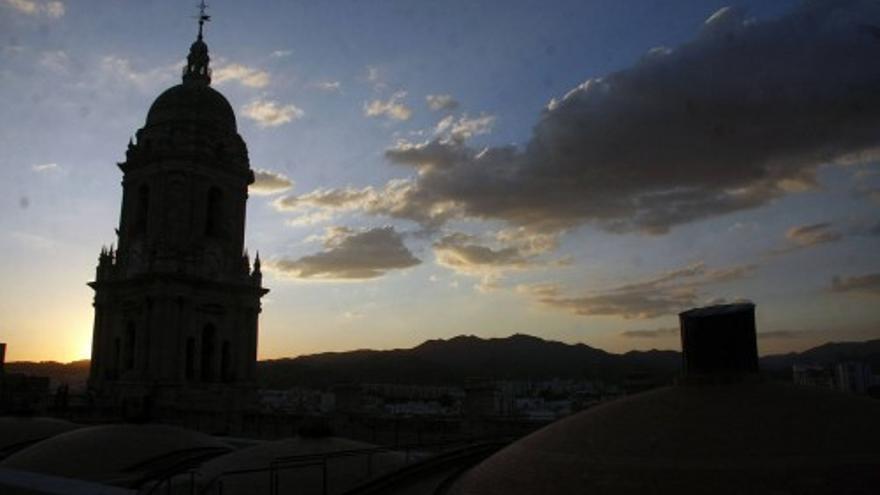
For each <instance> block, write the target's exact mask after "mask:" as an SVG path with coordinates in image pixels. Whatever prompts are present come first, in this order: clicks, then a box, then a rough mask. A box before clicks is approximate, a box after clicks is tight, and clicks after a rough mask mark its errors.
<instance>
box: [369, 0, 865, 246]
mask: <svg viewBox="0 0 880 495" xmlns="http://www.w3.org/2000/svg"><path fill="white" fill-rule="evenodd" d="M864 23H871V24H875V25H877V24H880V4H878V3H876V2H871V1H858V0H852V1H840V2H805V3H804V4H803V5H802V6H801V7H798V8H796V9H795V10H794V11H792V12H791V13H789V14H787V15H785V16H782V17H780V18H777V19H773V20H768V21H761V22H758V21H753V20H747V19H745V18H744V17H742V15H741V14H740V13H738V12H737V11H736V10H735V9H728V10H725V11H722V12H719V13H717V14H716V15H714V16H712V17H711V18H710V19H709V20H708V21H707V22H706V25H705V26H704V27H703V29H702V31H701V32H700V33H698V34H697V35H696V36H695V37H694V38H693V39H692V40H691V41H690V42H687V43H684V44H682V45H680V46H678V47H674V48H669V49H662V50H652V51H651V52H650V53H649V54H648V55H646V56H645V57H643V58H642V59H641V60H639V61H638V62H637V63H635V64H634V65H632V66H631V67H629V68H626V69H623V70H620V71H617V72H614V73H611V74H608V75H606V76H605V77H601V78H593V79H590V80H587V81H585V82H584V83H583V84H580V85H578V86H577V87H575V88H573V89H572V90H571V91H569V92H568V93H567V94H565V95H564V96H563V97H561V98H559V99H554V100H552V101H550V103H549V104H548V105H547V108H546V109H545V110H544V112H543V113H542V114H541V115H540V117H539V118H538V120H537V122H536V124H535V125H534V127H533V133H532V136H531V137H530V139H529V140H528V142H527V143H525V145H524V146H522V147H512V146H502V147H490V148H485V149H482V148H480V149H477V148H472V147H470V146H468V145H466V144H464V143H459V142H455V141H445V142H444V140H443V139H442V138H437V139H436V140H435V141H432V142H428V143H422V144H419V145H413V144H408V145H407V146H406V147H402V146H400V144H398V145H395V146H394V147H393V148H392V149H391V150H389V151H388V153H387V154H386V156H388V157H389V159H390V160H391V161H393V162H394V163H398V164H407V165H410V166H412V167H413V168H414V170H415V172H416V173H415V174H414V175H413V177H412V178H411V179H408V180H409V181H410V184H409V185H408V186H407V189H408V192H407V194H406V195H405V196H401V197H400V199H401V200H402V201H409V202H411V203H410V204H408V205H398V206H397V207H396V209H397V211H412V212H415V211H416V210H419V209H420V210H422V211H420V212H419V213H418V214H416V215H415V216H414V218H413V219H414V220H416V221H420V220H418V219H428V220H436V217H435V216H433V215H430V214H427V213H426V211H430V210H431V209H432V208H434V206H435V205H438V204H441V205H444V206H443V208H444V210H445V211H447V212H454V215H452V216H449V217H447V218H446V220H449V219H452V218H460V217H467V218H473V219H494V220H501V221H505V222H508V223H509V224H512V225H518V226H529V227H531V228H532V229H535V230H541V229H543V230H548V229H550V230H552V229H565V228H570V227H572V226H575V225H582V224H589V225H593V226H596V227H598V228H600V229H603V230H606V231H610V232H632V231H638V232H645V233H651V234H662V233H665V232H667V231H668V230H669V229H671V228H673V227H675V226H677V225H681V224H685V223H688V222H694V221H699V220H703V219H710V218H714V217H717V216H719V215H724V214H728V213H731V212H737V211H742V210H746V209H752V208H758V207H761V206H763V205H766V204H768V203H769V202H770V201H773V200H774V199H776V198H780V197H782V196H785V195H788V194H793V193H796V192H797V191H802V190H804V189H807V188H811V187H814V185H815V184H816V171H817V169H818V167H820V166H822V165H823V164H829V163H834V162H837V161H841V162H842V161H846V160H852V157H854V156H861V157H862V158H861V159H867V158H869V157H872V156H876V155H877V153H876V150H877V149H878V136H880V64H877V63H876V59H877V53H878V49H880V40H877V39H876V38H875V37H873V36H871V35H869V34H866V33H865V31H864V30H863V29H861V28H860V26H861V25H862V24H864ZM502 83H503V82H502V81H499V85H500V84H502ZM379 103H382V102H379ZM380 108H383V107H382V105H378V106H377V111H378V110H379V109H380ZM401 151H407V152H409V153H408V154H404V153H401ZM415 151H418V153H415ZM437 163H443V164H444V166H442V167H441V166H436V164H437Z"/></svg>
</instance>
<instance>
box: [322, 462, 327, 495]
mask: <svg viewBox="0 0 880 495" xmlns="http://www.w3.org/2000/svg"><path fill="white" fill-rule="evenodd" d="M321 495H327V458H326V457H324V459H323V462H322V463H321Z"/></svg>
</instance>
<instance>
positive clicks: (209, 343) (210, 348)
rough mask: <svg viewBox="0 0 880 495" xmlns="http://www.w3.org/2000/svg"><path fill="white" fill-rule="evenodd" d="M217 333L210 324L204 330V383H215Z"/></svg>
mask: <svg viewBox="0 0 880 495" xmlns="http://www.w3.org/2000/svg"><path fill="white" fill-rule="evenodd" d="M216 338H217V331H216V330H215V329H214V325H211V324H210V323H209V324H207V325H205V328H203V329H202V356H201V357H202V360H201V361H202V381H203V382H213V381H214V352H215V350H214V348H215V346H216Z"/></svg>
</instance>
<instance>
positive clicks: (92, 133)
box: [0, 0, 880, 361]
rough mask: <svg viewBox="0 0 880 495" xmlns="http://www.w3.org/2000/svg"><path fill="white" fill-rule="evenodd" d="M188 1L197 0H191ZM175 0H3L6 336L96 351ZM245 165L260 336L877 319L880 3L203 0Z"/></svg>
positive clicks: (602, 344)
mask: <svg viewBox="0 0 880 495" xmlns="http://www.w3.org/2000/svg"><path fill="white" fill-rule="evenodd" d="M191 3H193V4H194V3H195V1H193V2H191ZM196 13H197V9H196V7H195V5H189V4H188V3H187V2H177V1H170V0H167V1H159V0H155V1H133V0H115V1H109V0H103V1H98V0H76V1H47V0H0V108H2V109H3V115H4V117H5V118H3V119H0V201H2V210H0V211H2V213H0V341H5V342H7V343H8V345H9V349H8V353H7V359H9V360H59V361H69V360H74V359H83V358H87V357H88V356H89V354H90V350H89V346H90V340H91V324H92V318H93V313H92V311H93V309H92V306H91V300H92V291H91V289H90V288H89V287H87V286H86V282H87V281H89V280H91V279H92V278H93V277H94V268H95V265H96V263H97V257H98V254H99V252H100V249H101V246H103V245H109V244H110V243H112V242H114V241H115V234H114V230H113V229H114V228H115V227H116V226H118V220H119V218H118V215H119V206H120V200H121V193H122V190H121V187H120V181H121V172H120V171H119V169H118V168H117V167H116V162H119V161H122V160H123V159H124V153H125V149H126V144H127V143H128V140H129V138H130V137H131V136H132V135H134V133H135V132H136V131H137V129H138V128H140V127H141V126H143V124H144V119H145V117H146V113H147V110H148V108H149V106H150V104H151V102H152V101H153V100H154V99H155V98H156V96H158V95H159V93H161V92H162V91H163V90H164V89H166V88H168V87H170V86H173V85H175V84H177V83H179V77H180V71H181V68H182V66H183V61H184V58H185V56H186V53H187V51H188V48H189V45H190V43H192V41H193V40H194V38H195V33H196V21H195V20H194V18H193V16H194V15H195V14H196ZM208 13H209V14H210V15H211V16H212V19H211V21H210V22H209V23H208V25H207V26H206V34H205V40H206V42H207V44H208V46H209V49H210V55H211V66H212V68H213V82H212V86H213V87H214V88H215V89H217V90H218V91H220V92H221V93H223V94H224V95H225V96H226V97H227V99H228V100H229V101H230V103H231V104H232V106H233V108H234V109H235V111H236V115H237V120H238V130H239V133H240V134H241V136H242V137H243V138H244V140H245V141H246V142H247V145H248V149H249V153H250V160H251V166H252V167H253V168H254V169H255V171H256V176H257V181H256V183H255V184H254V185H253V186H252V188H251V191H250V193H251V194H250V198H249V202H248V211H247V214H248V219H247V234H246V235H247V239H246V242H247V246H248V248H249V250H250V252H251V253H253V252H255V251H259V253H260V256H261V258H262V259H263V260H264V272H265V278H264V285H265V286H267V287H268V288H269V289H271V292H270V293H269V294H268V295H267V296H266V297H265V298H264V299H263V302H264V305H263V312H262V315H261V320H260V339H259V357H260V358H261V359H266V358H277V357H283V356H296V355H301V354H309V353H314V352H324V351H344V350H351V349H358V348H373V349H389V348H399V347H410V346H413V345H417V344H419V343H421V342H423V341H425V340H427V339H436V338H449V337H452V336H455V335H461V334H468V335H478V336H482V337H503V336H507V335H511V334H514V333H527V334H531V335H536V336H539V337H542V338H546V339H553V340H560V341H564V342H570V343H574V342H583V343H586V344H588V345H592V346H594V347H599V348H602V349H605V350H608V351H611V352H625V351H628V350H632V349H652V348H658V349H678V348H679V338H678V332H677V327H678V317H677V314H678V312H680V311H682V310H685V309H688V308H691V307H695V306H700V305H705V304H715V303H721V302H734V301H740V300H749V301H753V302H754V303H755V304H756V305H757V318H758V332H759V351H760V352H761V353H762V354H768V353H777V352H789V351H797V350H803V349H806V348H809V347H811V346H814V345H817V344H820V343H824V342H827V341H847V340H865V339H869V338H878V337H880V310H878V309H877V308H878V305H877V303H878V302H880V257H878V255H877V253H880V211H878V207H880V168H878V150H880V148H878V145H880V63H878V61H880V28H876V27H875V26H880V4H877V3H876V2H871V1H839V2H829V1H810V2H796V1H781V0H780V1H766V0H762V1H741V2H737V1H729V0H728V1H727V2H722V1H714V0H699V1H695V0H692V1H678V0H664V1H649V0H640V1H635V0H631V1H630V0H627V1H619V0H618V1H613V2H612V1H587V0H572V1H563V0H554V1H526V0H505V1H503V2H502V1H481V0H462V1H434V2H422V1H412V0H408V1H403V0H401V1H380V0H377V1H369V2H368V1H357V0H352V1H341V0H339V1H337V0H333V1H297V2H280V1H249V2H235V1H232V0H215V1H213V2H209V11H208Z"/></svg>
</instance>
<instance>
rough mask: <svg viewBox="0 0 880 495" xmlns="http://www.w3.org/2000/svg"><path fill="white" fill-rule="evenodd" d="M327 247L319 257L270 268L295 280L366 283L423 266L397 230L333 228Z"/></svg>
mask: <svg viewBox="0 0 880 495" xmlns="http://www.w3.org/2000/svg"><path fill="white" fill-rule="evenodd" d="M323 244H324V250H323V251H321V252H319V253H316V254H312V255H308V256H303V257H301V258H299V259H296V260H290V259H286V258H282V259H280V260H275V261H271V262H269V263H268V264H267V266H269V268H270V269H271V270H273V271H275V272H277V273H279V274H281V275H285V276H289V277H293V278H300V279H319V280H364V279H372V278H377V277H381V276H382V275H385V274H386V273H387V272H388V271H390V270H396V269H403V268H409V267H412V266H416V265H418V264H420V263H421V261H420V260H419V259H418V258H416V257H415V256H413V254H412V253H411V252H410V251H409V249H407V247H406V246H405V245H404V244H403V240H402V238H401V236H400V234H399V233H397V232H396V231H395V230H394V228H393V227H377V228H373V229H369V230H363V231H354V230H351V229H348V228H345V227H331V228H329V229H327V232H326V235H325V236H324V238H323Z"/></svg>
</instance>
